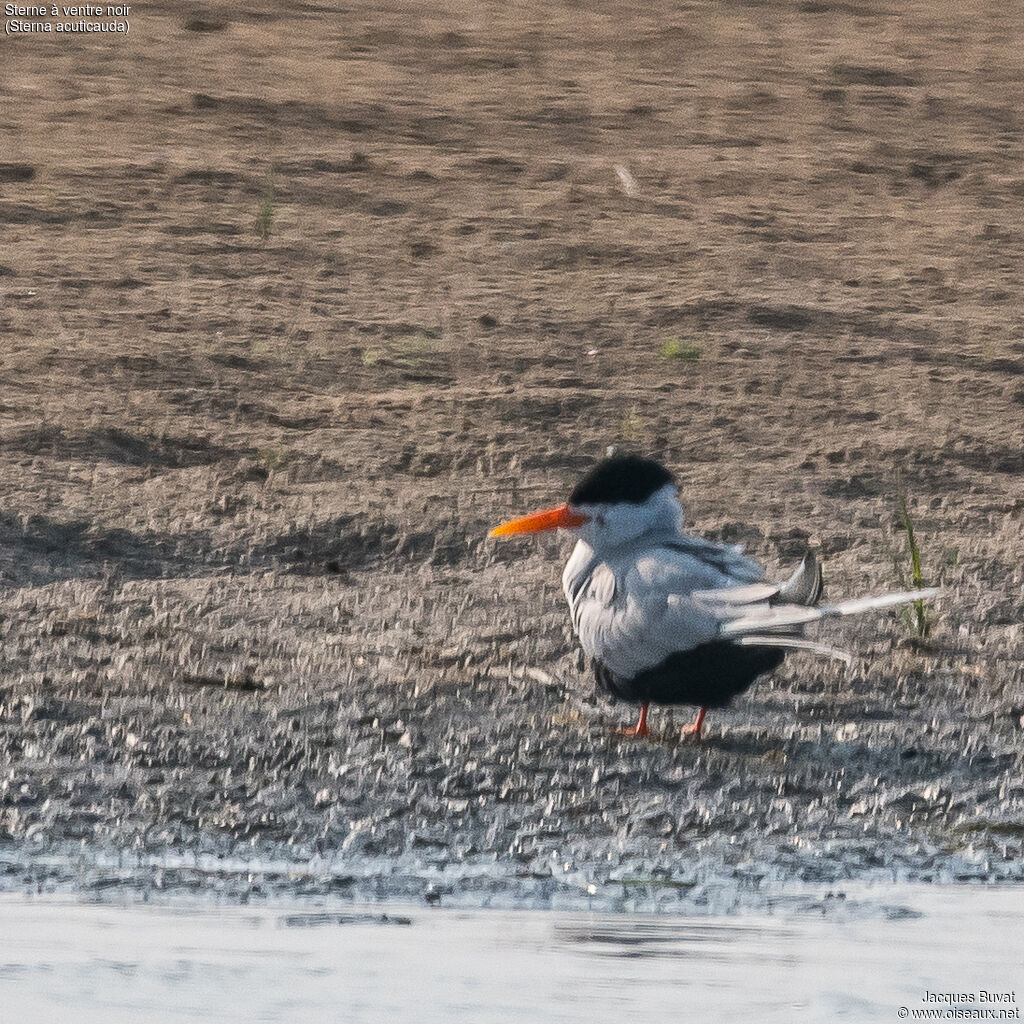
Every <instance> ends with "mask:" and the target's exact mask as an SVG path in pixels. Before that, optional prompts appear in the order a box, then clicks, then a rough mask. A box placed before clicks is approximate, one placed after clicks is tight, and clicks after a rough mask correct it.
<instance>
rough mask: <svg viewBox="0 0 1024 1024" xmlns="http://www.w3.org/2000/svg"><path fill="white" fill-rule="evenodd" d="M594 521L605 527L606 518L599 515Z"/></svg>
mask: <svg viewBox="0 0 1024 1024" xmlns="http://www.w3.org/2000/svg"><path fill="white" fill-rule="evenodd" d="M594 519H595V520H596V521H597V525H598V526H604V516H602V515H597V516H594Z"/></svg>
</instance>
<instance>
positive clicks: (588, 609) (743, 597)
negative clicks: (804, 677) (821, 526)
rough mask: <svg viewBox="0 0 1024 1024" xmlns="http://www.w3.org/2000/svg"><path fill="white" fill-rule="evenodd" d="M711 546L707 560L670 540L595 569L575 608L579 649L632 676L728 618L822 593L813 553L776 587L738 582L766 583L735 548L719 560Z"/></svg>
mask: <svg viewBox="0 0 1024 1024" xmlns="http://www.w3.org/2000/svg"><path fill="white" fill-rule="evenodd" d="M709 547H712V548H713V549H714V552H713V554H714V556H715V557H714V558H713V559H711V560H709V559H708V558H705V557H701V555H703V554H704V553H705V552H704V551H701V552H700V554H698V553H697V551H695V550H694V547H693V546H691V547H688V549H687V550H680V549H679V548H677V547H676V546H675V545H672V546H665V547H659V548H656V549H654V550H649V551H647V552H644V553H643V554H641V555H640V556H639V557H636V558H634V559H633V560H631V562H629V563H628V564H621V565H618V566H616V565H615V563H614V562H612V563H609V564H605V563H602V564H600V565H599V566H597V568H596V569H595V570H594V571H593V572H592V573H591V576H590V579H589V581H588V583H587V585H586V586H585V587H584V588H583V590H582V592H581V593H580V594H579V599H578V601H577V603H576V605H575V606H574V608H573V612H574V614H573V620H574V625H575V627H576V631H577V633H578V634H579V638H580V643H581V644H582V646H583V649H584V650H585V651H586V652H587V653H588V654H589V655H591V657H594V658H597V659H599V660H600V661H601V662H603V663H604V664H605V665H606V666H607V667H608V668H609V669H611V671H613V672H615V673H616V674H618V675H621V676H623V677H624V678H627V679H629V678H632V677H633V676H635V675H636V674H637V673H638V672H642V671H644V670H645V669H649V668H652V667H654V666H655V665H658V664H660V663H661V662H662V661H664V660H665V659H666V658H667V657H668V656H669V655H671V654H674V653H676V652H678V651H686V650H692V649H693V648H694V647H698V646H700V645H701V644H705V643H709V642H711V641H713V640H717V639H721V638H722V636H723V630H725V629H727V628H728V624H729V623H731V622H733V621H737V620H743V619H748V620H749V618H750V617H751V616H752V615H757V614H759V613H760V612H761V610H762V609H763V610H767V609H769V608H770V607H771V606H772V605H773V604H775V603H776V602H779V601H780V600H781V601H783V602H784V603H785V604H786V605H791V604H792V603H793V602H792V601H791V600H787V598H789V597H790V595H798V596H800V597H802V598H804V599H805V600H812V599H814V600H816V599H817V597H818V596H820V592H821V584H820V567H819V566H818V563H817V561H816V560H815V559H814V558H813V556H809V557H808V559H806V560H805V562H804V564H803V565H802V566H801V567H800V569H798V570H797V572H796V573H795V574H794V576H793V577H791V579H790V580H788V581H787V582H786V583H784V584H779V585H776V584H769V583H764V582H743V580H744V579H750V578H751V577H754V578H755V579H759V580H763V577H764V571H763V569H761V567H760V566H759V565H758V564H757V563H756V562H754V561H753V560H751V559H748V558H745V557H743V556H742V555H740V554H739V552H737V551H735V549H724V550H725V557H719V556H721V555H722V553H723V549H722V547H721V546H720V545H709ZM738 559H740V560H741V561H737V560H738ZM726 567H728V568H729V569H732V570H733V571H731V572H726V571H724V570H725V569H726ZM737 569H738V570H739V571H736V570H737ZM815 617H817V616H815ZM790 629H792V626H790ZM735 636H736V634H733V635H732V636H731V637H730V639H733V638H734V637H735Z"/></svg>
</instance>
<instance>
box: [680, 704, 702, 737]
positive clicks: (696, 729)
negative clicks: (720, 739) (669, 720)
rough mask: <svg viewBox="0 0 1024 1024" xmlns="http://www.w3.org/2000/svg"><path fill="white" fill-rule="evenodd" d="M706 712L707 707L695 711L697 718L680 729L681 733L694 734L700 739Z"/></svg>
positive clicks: (684, 734)
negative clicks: (691, 723)
mask: <svg viewBox="0 0 1024 1024" xmlns="http://www.w3.org/2000/svg"><path fill="white" fill-rule="evenodd" d="M707 713H708V709H707V708H701V709H700V711H698V712H697V720H696V721H695V722H694V723H693V725H688V726H687V727H686V728H685V729H684V730H683V731H682V735H683V736H696V737H697V739H700V737H701V732H702V731H703V729H704V719H705V717H706V716H707Z"/></svg>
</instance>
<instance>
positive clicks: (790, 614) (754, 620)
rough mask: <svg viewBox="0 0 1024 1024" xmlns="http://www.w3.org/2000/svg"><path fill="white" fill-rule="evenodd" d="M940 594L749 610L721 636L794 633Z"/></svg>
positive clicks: (927, 591) (722, 628)
mask: <svg viewBox="0 0 1024 1024" xmlns="http://www.w3.org/2000/svg"><path fill="white" fill-rule="evenodd" d="M937 593H938V590H937V589H936V588H934V587H930V588H927V589H923V590H903V591H900V592H899V593H894V594H879V595H876V596H874V597H857V598H853V599H852V600H850V601H840V602H839V603H838V604H823V605H819V606H818V607H817V608H803V607H800V606H793V605H788V606H787V605H771V606H768V607H766V608H765V607H761V608H756V609H750V610H749V611H748V613H747V614H746V615H743V616H742V617H740V618H736V619H733V620H732V621H730V622H723V623H722V625H721V626H720V628H719V632H720V634H721V635H722V636H724V637H741V636H744V635H748V634H753V633H763V632H764V631H765V630H767V631H769V632H774V631H776V630H780V629H781V630H793V629H794V628H796V627H800V626H805V625H807V624H808V623H810V622H817V621H818V620H820V619H834V618H839V617H841V616H844V615H860V614H861V613H862V612H867V611H871V610H873V609H877V608H891V607H893V606H894V605H899V604H909V603H910V602H911V601H927V600H930V599H931V598H933V597H935V595H936V594H937Z"/></svg>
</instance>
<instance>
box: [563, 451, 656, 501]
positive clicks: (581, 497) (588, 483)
mask: <svg viewBox="0 0 1024 1024" xmlns="http://www.w3.org/2000/svg"><path fill="white" fill-rule="evenodd" d="M675 482H676V481H675V477H673V476H672V474H671V473H670V472H669V471H668V470H667V469H666V468H665V467H664V466H663V465H662V464H661V463H660V462H655V461H654V459H645V458H643V456H641V455H614V456H612V458H610V459H605V460H604V461H603V462H599V463H598V464H597V465H596V466H595V467H594V468H593V469H592V470H591V471H590V472H589V473H588V474H587V475H586V476H585V477H584V478H583V479H582V480H581V481H580V482H579V483H578V484H577V485H576V486H575V487H574V488H573V489H572V494H570V495H569V504H570V505H618V504H621V503H623V502H626V503H628V504H631V505H642V504H643V503H644V502H645V501H646V500H647V499H648V498H649V497H650V496H651V495H652V494H654V492H655V491H660V490H661V488H662V487H664V486H665V484H674V483H675Z"/></svg>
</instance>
